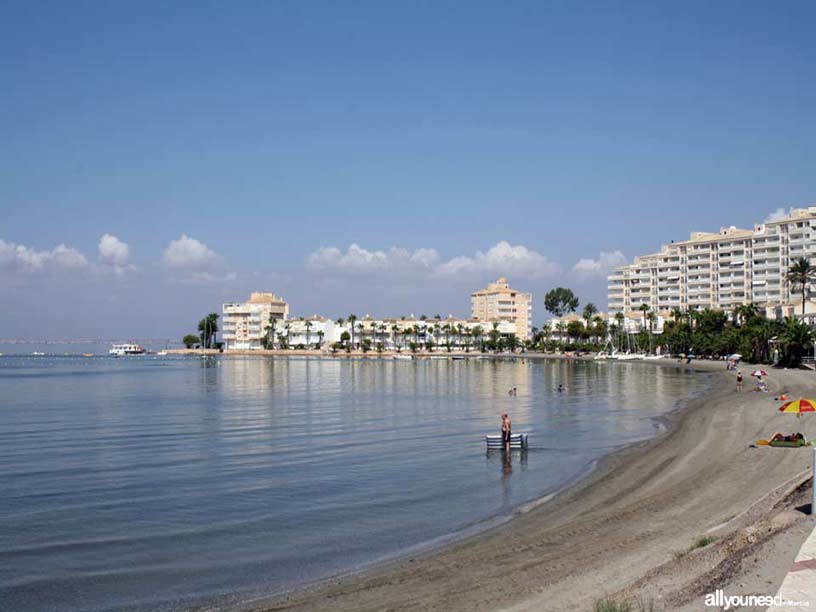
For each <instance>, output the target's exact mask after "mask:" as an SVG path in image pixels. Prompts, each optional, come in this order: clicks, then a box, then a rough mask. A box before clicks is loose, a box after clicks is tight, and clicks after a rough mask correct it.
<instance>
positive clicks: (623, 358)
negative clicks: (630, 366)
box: [618, 353, 642, 361]
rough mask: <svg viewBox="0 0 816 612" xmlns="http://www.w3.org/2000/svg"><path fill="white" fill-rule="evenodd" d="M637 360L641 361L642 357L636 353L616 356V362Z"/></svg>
mask: <svg viewBox="0 0 816 612" xmlns="http://www.w3.org/2000/svg"><path fill="white" fill-rule="evenodd" d="M637 359H642V356H641V355H638V354H637V353H623V354H622V355H621V354H619V355H618V361H635V360H637Z"/></svg>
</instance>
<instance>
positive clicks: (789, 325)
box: [779, 317, 813, 367]
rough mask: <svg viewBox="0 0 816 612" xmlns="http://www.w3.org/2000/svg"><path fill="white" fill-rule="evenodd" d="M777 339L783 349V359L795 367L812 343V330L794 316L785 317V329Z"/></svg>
mask: <svg viewBox="0 0 816 612" xmlns="http://www.w3.org/2000/svg"><path fill="white" fill-rule="evenodd" d="M779 341H780V343H781V344H782V348H783V349H784V350H785V359H786V360H787V362H788V365H790V366H793V367H796V366H798V365H799V364H800V363H801V361H802V356H803V355H804V354H805V352H806V351H807V350H808V348H809V347H810V346H811V345H812V343H813V330H811V329H810V326H809V325H807V324H806V323H805V322H804V321H799V320H797V319H796V318H794V317H787V318H786V319H785V329H784V330H783V331H782V333H781V334H780V335H779Z"/></svg>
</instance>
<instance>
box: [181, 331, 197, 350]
mask: <svg viewBox="0 0 816 612" xmlns="http://www.w3.org/2000/svg"><path fill="white" fill-rule="evenodd" d="M181 341H182V342H183V343H184V346H185V348H188V349H189V348H193V347H194V346H195V345H196V344H198V343H199V342H201V338H199V337H198V336H196V335H195V334H187V335H185V336H184V338H182V339H181Z"/></svg>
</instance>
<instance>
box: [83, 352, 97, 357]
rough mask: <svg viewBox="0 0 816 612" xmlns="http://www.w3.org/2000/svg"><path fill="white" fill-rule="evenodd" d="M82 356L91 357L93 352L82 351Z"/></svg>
mask: <svg viewBox="0 0 816 612" xmlns="http://www.w3.org/2000/svg"><path fill="white" fill-rule="evenodd" d="M82 356H83V357H93V356H94V354H93V353H82Z"/></svg>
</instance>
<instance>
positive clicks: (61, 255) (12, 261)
mask: <svg viewBox="0 0 816 612" xmlns="http://www.w3.org/2000/svg"><path fill="white" fill-rule="evenodd" d="M87 265H88V260H87V259H86V258H85V256H84V255H83V254H82V253H80V252H79V251H77V250H76V249H73V248H71V247H67V246H65V245H64V244H59V245H57V246H56V247H54V248H53V249H52V250H50V251H37V250H34V249H32V248H30V247H27V246H25V245H22V244H15V243H13V242H6V241H5V240H0V268H4V269H6V270H11V271H13V272H40V271H43V270H47V269H52V268H53V269H63V270H64V269H76V268H84V267H85V266H87Z"/></svg>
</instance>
